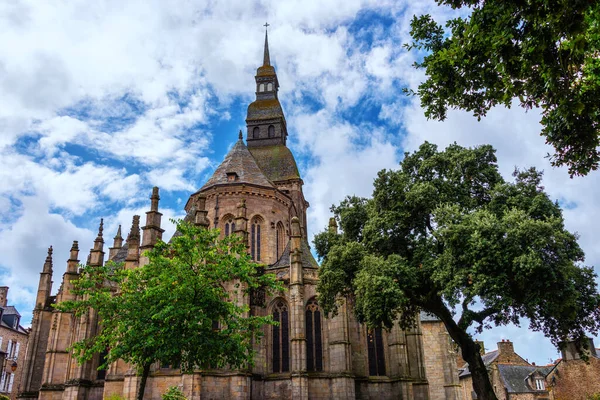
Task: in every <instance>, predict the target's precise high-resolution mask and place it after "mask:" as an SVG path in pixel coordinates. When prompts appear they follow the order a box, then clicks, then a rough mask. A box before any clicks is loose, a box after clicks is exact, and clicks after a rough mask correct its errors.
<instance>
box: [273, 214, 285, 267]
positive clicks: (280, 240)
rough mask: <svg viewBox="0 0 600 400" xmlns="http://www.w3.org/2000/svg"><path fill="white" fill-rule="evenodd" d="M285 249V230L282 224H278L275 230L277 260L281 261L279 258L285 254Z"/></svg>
mask: <svg viewBox="0 0 600 400" xmlns="http://www.w3.org/2000/svg"><path fill="white" fill-rule="evenodd" d="M284 249H285V229H284V227H283V224H282V223H281V222H278V223H277V229H276V230H275V258H276V259H277V260H279V257H281V255H282V254H283V250H284Z"/></svg>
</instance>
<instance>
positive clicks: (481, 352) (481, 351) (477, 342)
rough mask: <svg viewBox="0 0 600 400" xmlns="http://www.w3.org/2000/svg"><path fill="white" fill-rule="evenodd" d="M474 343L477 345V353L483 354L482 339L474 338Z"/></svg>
mask: <svg viewBox="0 0 600 400" xmlns="http://www.w3.org/2000/svg"><path fill="white" fill-rule="evenodd" d="M475 344H476V345H478V346H479V354H481V355H484V354H485V346H484V343H483V341H482V340H476V341H475Z"/></svg>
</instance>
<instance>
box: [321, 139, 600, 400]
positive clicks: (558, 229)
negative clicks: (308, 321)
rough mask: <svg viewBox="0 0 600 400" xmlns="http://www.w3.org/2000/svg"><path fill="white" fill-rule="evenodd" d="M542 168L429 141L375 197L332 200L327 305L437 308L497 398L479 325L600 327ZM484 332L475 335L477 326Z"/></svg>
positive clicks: (365, 309) (485, 393)
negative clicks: (507, 175) (511, 165)
mask: <svg viewBox="0 0 600 400" xmlns="http://www.w3.org/2000/svg"><path fill="white" fill-rule="evenodd" d="M541 178H542V174H541V173H540V172H538V171H536V170H535V169H529V170H525V171H515V173H514V181H512V182H507V181H505V180H504V179H503V178H502V176H501V175H500V173H499V172H498V166H497V164H496V156H495V152H494V150H493V149H492V147H491V146H480V147H476V148H472V149H469V148H463V147H460V146H458V145H456V144H455V145H451V146H449V147H448V148H447V149H446V150H445V151H441V152H440V151H438V150H437V147H436V146H435V145H432V144H429V143H425V144H423V145H422V146H421V147H420V148H419V150H418V151H416V152H415V153H413V154H408V153H407V154H406V155H405V158H404V160H403V161H402V162H401V163H400V168H399V169H398V170H383V171H381V172H379V175H378V177H377V179H376V180H375V184H374V186H375V187H374V191H373V197H372V198H370V199H363V198H357V197H348V198H347V199H346V200H344V201H343V202H341V204H339V205H338V206H334V207H332V211H333V212H334V214H335V218H336V219H337V221H338V223H339V226H340V228H341V233H337V232H335V230H327V231H324V232H322V233H320V234H318V235H317V236H316V237H315V248H316V251H317V253H318V255H319V256H320V257H321V258H322V259H323V264H322V267H321V272H320V282H319V285H318V292H319V304H321V305H322V306H323V308H324V310H325V311H326V312H334V313H335V312H336V306H337V304H338V303H337V301H338V300H339V299H340V296H342V297H344V296H347V297H350V298H352V300H353V301H352V303H353V304H354V310H355V312H356V314H357V316H358V318H359V320H360V321H363V322H366V323H367V324H368V325H370V326H380V325H382V324H383V325H384V326H387V327H390V326H392V325H393V324H394V323H396V321H398V323H399V324H400V326H401V327H408V326H410V325H411V324H413V323H414V321H415V319H416V316H417V314H418V312H419V311H420V310H425V311H427V312H429V313H432V314H434V315H436V316H437V317H438V318H439V319H440V320H441V321H442V322H443V323H444V324H445V326H446V328H447V330H448V332H449V334H450V336H451V337H452V339H453V340H454V342H456V343H457V344H458V346H459V347H460V349H461V352H462V356H463V358H464V360H465V361H466V362H467V363H468V365H469V369H470V371H471V373H472V376H473V385H474V390H475V392H476V393H477V395H478V398H479V399H482V400H488V399H495V398H496V397H495V395H494V391H493V388H492V386H491V385H490V382H489V378H488V375H487V371H486V367H485V365H484V364H483V361H482V359H481V356H480V353H479V351H478V350H479V349H478V345H477V344H476V343H475V342H474V339H473V337H472V336H471V334H470V333H469V332H470V329H473V330H474V331H475V332H481V331H482V330H483V329H484V328H490V327H491V326H494V325H495V326H498V325H505V324H510V323H513V324H517V325H518V324H519V322H520V321H521V319H522V318H528V319H529V321H530V329H532V330H535V331H541V332H543V334H544V335H546V336H547V337H549V338H550V339H551V340H552V342H553V343H554V344H556V345H558V344H559V343H560V342H561V341H563V340H566V339H577V338H581V337H584V336H585V335H586V332H591V333H593V334H596V333H597V332H598V329H599V328H600V308H599V306H600V295H599V294H598V291H597V287H596V282H595V278H596V275H595V274H594V272H593V269H592V268H590V267H586V266H584V265H582V264H581V263H582V262H583V261H584V254H583V251H582V250H581V248H580V247H579V245H578V244H577V236H576V235H575V234H572V233H570V232H568V231H567V230H566V229H565V226H564V220H563V216H562V212H561V209H560V206H559V205H558V204H557V203H556V202H553V201H552V200H551V199H550V198H549V197H548V195H547V194H546V193H545V192H544V188H543V187H542V186H541ZM471 332H472V331H471Z"/></svg>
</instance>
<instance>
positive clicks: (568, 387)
mask: <svg viewBox="0 0 600 400" xmlns="http://www.w3.org/2000/svg"><path fill="white" fill-rule="evenodd" d="M546 385H547V386H548V388H550V389H551V390H552V392H553V393H554V399H555V400H587V399H588V397H589V396H591V395H592V394H596V393H600V359H599V358H596V357H590V359H589V362H585V361H583V360H571V361H564V360H563V361H561V362H560V363H559V364H558V365H557V366H556V368H555V369H554V371H552V373H551V374H550V375H549V376H548V377H547V382H546Z"/></svg>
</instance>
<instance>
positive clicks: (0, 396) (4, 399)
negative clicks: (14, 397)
mask: <svg viewBox="0 0 600 400" xmlns="http://www.w3.org/2000/svg"><path fill="white" fill-rule="evenodd" d="M0 400H10V397H8V396H6V395H4V394H0Z"/></svg>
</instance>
